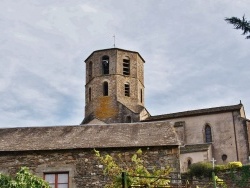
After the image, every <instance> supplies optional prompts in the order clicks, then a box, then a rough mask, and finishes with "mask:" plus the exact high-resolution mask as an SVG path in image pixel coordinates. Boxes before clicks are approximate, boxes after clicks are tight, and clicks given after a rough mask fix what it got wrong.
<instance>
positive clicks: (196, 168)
mask: <svg viewBox="0 0 250 188" xmlns="http://www.w3.org/2000/svg"><path fill="white" fill-rule="evenodd" d="M212 171H213V166H212V164H211V163H209V162H198V163H194V164H192V165H191V166H190V168H189V174H190V175H191V176H192V177H196V178H203V177H209V178H210V177H211V176H212Z"/></svg>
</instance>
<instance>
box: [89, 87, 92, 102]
mask: <svg viewBox="0 0 250 188" xmlns="http://www.w3.org/2000/svg"><path fill="white" fill-rule="evenodd" d="M91 95H92V93H91V87H90V88H89V102H90V101H91Z"/></svg>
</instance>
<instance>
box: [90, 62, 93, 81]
mask: <svg viewBox="0 0 250 188" xmlns="http://www.w3.org/2000/svg"><path fill="white" fill-rule="evenodd" d="M92 66H93V63H92V61H90V62H89V79H91V78H92Z"/></svg>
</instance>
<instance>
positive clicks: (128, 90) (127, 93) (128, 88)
mask: <svg viewBox="0 0 250 188" xmlns="http://www.w3.org/2000/svg"><path fill="white" fill-rule="evenodd" d="M124 94H125V96H127V97H129V96H130V87H129V84H128V83H126V84H124Z"/></svg>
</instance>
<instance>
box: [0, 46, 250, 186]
mask: <svg viewBox="0 0 250 188" xmlns="http://www.w3.org/2000/svg"><path fill="white" fill-rule="evenodd" d="M85 63H86V84H85V117H84V119H83V121H82V122H81V124H80V125H67V126H54V127H53V126H47V127H26V128H18V125H16V128H2V129H0V137H1V140H0V173H5V174H14V173H16V172H17V170H18V169H19V168H20V167H22V166H27V167H29V168H30V169H31V171H32V172H33V173H34V174H36V175H38V176H41V177H43V178H44V179H46V180H47V181H48V182H49V183H50V185H51V186H52V187H65V188H80V187H103V185H104V184H105V181H106V179H105V176H104V175H103V173H102V171H103V166H102V165H101V164H99V163H98V161H97V159H96V158H95V156H94V152H93V149H94V148H95V149H98V150H99V151H100V152H101V153H109V154H114V153H122V154H123V155H124V156H127V155H128V156H129V155H131V154H132V153H134V152H135V151H136V150H138V149H139V148H140V149H142V151H143V152H144V153H145V155H146V156H147V157H146V159H147V161H146V163H147V167H148V168H149V169H150V168H153V167H154V166H158V167H160V168H164V167H165V166H166V165H168V166H170V167H171V168H172V174H171V176H172V177H180V173H181V172H186V171H187V169H188V167H189V166H190V165H191V164H192V163H196V162H200V161H208V162H210V161H211V160H212V159H213V158H214V159H215V160H216V164H226V163H228V162H230V161H241V162H242V163H243V164H246V163H248V162H249V155H250V154H249V136H250V127H249V126H250V121H249V120H248V119H247V118H246V115H245V111H244V106H243V104H241V103H240V104H235V105H230V106H220V107H212V108H206V109H198V110H190V111H184V112H177V113H172V114H161V115H156V116H151V115H150V113H149V112H148V111H147V109H146V107H145V103H144V100H145V97H144V92H145V86H144V63H145V60H144V59H143V57H142V56H141V55H140V54H139V53H138V52H135V51H130V50H124V49H119V48H110V49H103V50H97V51H94V52H93V53H92V54H90V55H89V57H87V59H86V60H85Z"/></svg>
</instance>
